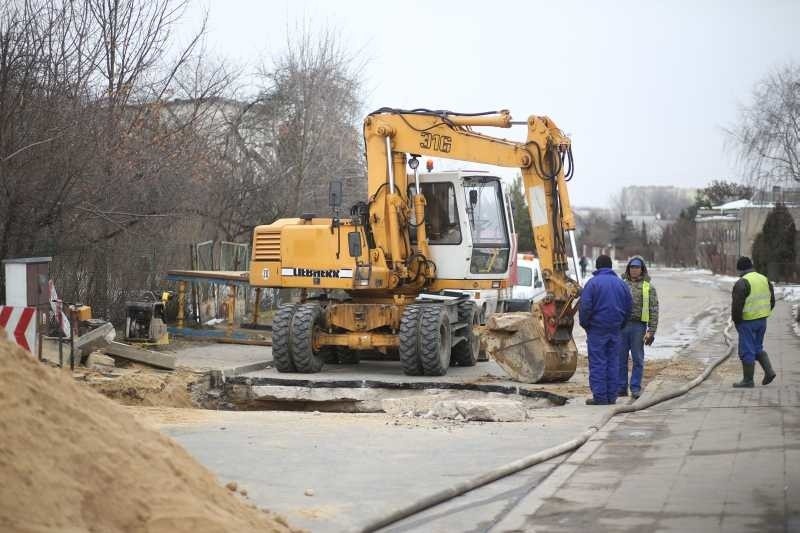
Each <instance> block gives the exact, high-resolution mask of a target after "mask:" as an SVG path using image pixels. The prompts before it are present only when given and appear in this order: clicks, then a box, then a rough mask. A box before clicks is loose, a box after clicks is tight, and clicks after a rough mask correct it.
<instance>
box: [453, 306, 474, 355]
mask: <svg viewBox="0 0 800 533" xmlns="http://www.w3.org/2000/svg"><path fill="white" fill-rule="evenodd" d="M458 321H459V322H462V323H464V322H465V323H466V324H467V325H466V327H464V328H462V329H461V330H459V335H460V336H461V337H466V339H465V340H463V341H461V342H459V343H458V344H456V345H455V346H453V351H452V353H451V356H450V364H451V365H458V366H475V363H476V362H477V361H478V354H479V352H480V349H481V346H480V338H479V337H478V330H477V327H478V326H479V325H480V322H479V321H480V314H479V312H478V308H477V307H476V306H475V303H474V302H470V301H464V302H459V303H458Z"/></svg>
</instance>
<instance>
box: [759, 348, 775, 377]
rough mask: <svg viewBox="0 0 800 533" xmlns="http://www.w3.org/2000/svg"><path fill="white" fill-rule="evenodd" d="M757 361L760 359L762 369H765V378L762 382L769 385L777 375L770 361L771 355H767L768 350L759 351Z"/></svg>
mask: <svg viewBox="0 0 800 533" xmlns="http://www.w3.org/2000/svg"><path fill="white" fill-rule="evenodd" d="M756 361H758V364H759V365H761V369H762V370H763V371H764V379H762V380H761V384H762V385H769V384H770V383H772V380H773V379H775V376H776V375H777V374H775V371H774V370H772V363H770V362H769V355H767V352H765V351H763V350H762V351H760V352H758V356H757V357H756Z"/></svg>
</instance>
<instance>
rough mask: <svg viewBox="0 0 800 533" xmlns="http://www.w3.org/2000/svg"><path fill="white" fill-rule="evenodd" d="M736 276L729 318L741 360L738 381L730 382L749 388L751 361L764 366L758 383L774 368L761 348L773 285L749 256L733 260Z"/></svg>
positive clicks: (770, 376) (769, 376)
mask: <svg viewBox="0 0 800 533" xmlns="http://www.w3.org/2000/svg"><path fill="white" fill-rule="evenodd" d="M736 270H738V271H739V276H740V278H739V280H738V281H737V282H736V283H735V284H734V286H733V295H732V296H733V299H732V302H731V318H732V319H733V323H734V324H736V331H737V332H738V333H739V359H741V360H742V374H743V377H742V381H740V382H738V383H734V384H733V386H734V387H737V388H742V387H743V388H752V387H754V386H755V383H753V374H754V373H755V362H756V361H758V364H759V365H761V368H762V369H763V370H764V379H763V380H762V381H761V384H762V385H767V384H769V383H771V382H772V380H773V379H775V371H774V370H772V364H771V363H770V361H769V356H768V355H767V352H765V351H764V334H765V333H766V332H767V317H768V316H769V315H770V313H771V312H772V309H773V308H774V307H775V289H774V288H773V287H772V283H770V282H769V280H768V279H767V277H766V276H764V275H762V274H759V273H758V272H756V271H755V270H754V269H753V262H752V261H751V260H750V258H749V257H744V256H743V257H740V258H739V260H738V261H737V262H736Z"/></svg>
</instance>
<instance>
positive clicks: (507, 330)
mask: <svg viewBox="0 0 800 533" xmlns="http://www.w3.org/2000/svg"><path fill="white" fill-rule="evenodd" d="M481 346H482V347H483V348H484V349H485V350H486V353H487V355H488V356H489V357H490V358H491V359H493V360H494V361H496V362H497V364H499V365H500V366H501V367H502V368H503V370H505V371H506V373H507V374H508V375H509V376H511V378H512V379H514V380H515V381H519V382H522V383H552V382H557V381H567V380H569V378H571V377H572V375H573V374H574V373H575V367H576V366H577V364H578V350H577V348H576V347H575V341H574V340H573V339H570V340H569V341H568V342H566V343H564V344H552V343H550V342H548V341H547V339H546V337H545V333H544V325H543V323H542V317H541V313H540V312H539V311H538V308H537V309H535V310H534V311H533V312H531V313H527V312H522V313H501V314H495V315H492V316H490V317H489V319H488V320H487V321H486V327H485V328H484V329H483V332H482V333H481Z"/></svg>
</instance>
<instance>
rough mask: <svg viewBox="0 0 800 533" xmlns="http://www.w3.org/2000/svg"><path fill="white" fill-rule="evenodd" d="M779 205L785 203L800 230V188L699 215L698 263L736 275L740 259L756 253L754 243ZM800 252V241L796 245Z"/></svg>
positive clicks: (764, 194)
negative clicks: (737, 262) (737, 263)
mask: <svg viewBox="0 0 800 533" xmlns="http://www.w3.org/2000/svg"><path fill="white" fill-rule="evenodd" d="M777 203H783V204H784V205H785V206H786V208H787V210H788V211H789V213H790V214H791V215H792V218H793V219H794V222H795V225H796V226H797V227H800V188H793V189H783V188H781V187H774V188H773V189H772V190H771V191H759V192H757V193H756V194H755V195H754V196H753V198H752V199H740V200H734V201H732V202H728V203H725V204H722V205H719V206H714V207H711V208H709V209H700V210H698V212H697V217H696V218H695V223H696V226H697V262H698V264H699V265H700V266H701V267H702V268H707V269H709V270H711V271H712V272H715V273H719V274H729V275H736V259H737V258H738V257H739V256H742V255H747V256H751V257H752V254H753V243H754V242H755V240H756V236H758V234H759V233H760V232H761V228H762V227H763V226H764V221H765V220H766V219H767V216H768V215H769V214H770V213H771V212H772V210H773V209H774V208H775V205H776V204H777ZM798 235H799V236H798V240H800V232H798ZM795 249H796V250H800V242H795Z"/></svg>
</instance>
